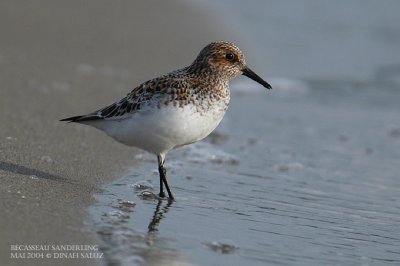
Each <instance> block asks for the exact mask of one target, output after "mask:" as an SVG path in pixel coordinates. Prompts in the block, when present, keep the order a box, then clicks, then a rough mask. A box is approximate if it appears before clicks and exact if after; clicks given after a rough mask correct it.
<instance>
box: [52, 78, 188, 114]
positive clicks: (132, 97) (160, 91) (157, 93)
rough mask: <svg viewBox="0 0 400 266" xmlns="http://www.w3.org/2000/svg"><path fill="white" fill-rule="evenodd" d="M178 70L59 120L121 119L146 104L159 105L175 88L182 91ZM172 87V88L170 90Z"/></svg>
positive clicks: (172, 95)
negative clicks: (91, 109)
mask: <svg viewBox="0 0 400 266" xmlns="http://www.w3.org/2000/svg"><path fill="white" fill-rule="evenodd" d="M181 80H182V78H181V77H180V75H179V72H178V71H177V72H173V73H170V74H168V75H165V76H162V77H159V78H155V79H152V80H149V81H146V82H144V83H142V84H141V85H139V86H138V87H136V88H134V89H133V90H132V91H131V92H130V93H128V95H127V96H126V97H124V98H122V99H121V100H119V101H117V102H115V103H113V104H111V105H109V106H106V107H104V108H102V109H99V110H97V111H95V112H92V113H89V114H87V115H81V116H74V117H69V118H65V119H62V120H60V121H69V122H84V121H91V120H100V119H105V120H109V119H123V118H126V117H129V115H132V114H134V113H135V112H137V111H139V110H143V109H144V108H145V107H146V106H153V105H155V106H158V107H159V106H160V105H161V104H162V103H163V102H167V101H168V100H170V99H171V98H173V97H174V93H173V92H174V91H175V92H176V90H175V89H178V90H179V91H184V89H183V88H184V87H185V86H184V85H183V84H182V82H181ZM171 88H174V90H171Z"/></svg>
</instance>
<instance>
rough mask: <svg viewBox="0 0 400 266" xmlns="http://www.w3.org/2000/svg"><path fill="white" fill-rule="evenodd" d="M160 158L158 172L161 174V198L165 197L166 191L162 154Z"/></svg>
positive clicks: (158, 157)
mask: <svg viewBox="0 0 400 266" xmlns="http://www.w3.org/2000/svg"><path fill="white" fill-rule="evenodd" d="M157 159H158V173H159V174H160V193H159V194H158V195H159V196H160V198H164V197H165V193H164V181H163V175H164V173H163V171H164V169H163V166H162V158H161V156H157Z"/></svg>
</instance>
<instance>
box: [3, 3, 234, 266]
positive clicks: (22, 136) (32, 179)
mask: <svg viewBox="0 0 400 266" xmlns="http://www.w3.org/2000/svg"><path fill="white" fill-rule="evenodd" d="M213 21H214V20H213V18H211V17H210V16H209V13H205V12H203V10H201V9H198V7H194V6H190V5H183V4H182V3H173V4H172V3H169V2H168V3H166V2H164V1H158V3H153V2H152V3H148V2H146V1H140V2H139V3H137V1H135V2H132V1H112V2H110V1H84V2H81V1H66V2H61V1H57V2H54V1H35V2H29V3H27V2H24V3H22V2H21V3H19V2H15V1H2V2H1V4H0V32H2V33H1V34H2V36H1V39H2V41H1V42H0V111H1V116H0V178H1V186H0V198H1V201H0V202H1V204H0V212H1V213H2V215H1V218H0V229H1V230H0V244H1V245H0V264H1V265H21V264H27V265H28V264H29V265H35V264H36V265H54V263H57V264H58V265H76V264H77V263H79V264H82V263H83V264H85V265H89V264H96V263H99V260H96V259H86V260H79V261H78V260H76V259H70V260H67V259H59V260H56V261H54V260H52V259H37V260H34V259H11V258H10V248H11V246H10V245H28V244H39V245H40V244H42V245H49V244H56V245H67V244H73V245H95V244H98V239H97V238H96V236H95V234H94V232H92V231H91V230H90V228H89V227H88V226H87V224H86V222H85V221H86V220H87V213H86V208H87V207H88V206H89V205H90V204H91V203H93V201H94V199H93V197H92V193H93V192H95V191H98V190H99V187H100V186H101V185H103V184H106V183H108V182H110V181H112V180H114V179H116V178H118V177H120V176H121V175H122V174H124V173H126V172H127V169H128V167H132V165H133V163H134V155H135V151H136V150H135V149H132V148H128V147H124V146H122V145H120V144H117V143H116V142H114V141H113V140H111V139H109V138H108V137H106V136H105V135H104V134H102V133H101V132H98V131H96V130H95V129H92V128H88V127H84V126H80V125H75V124H66V123H62V122H59V121H58V120H59V119H61V118H64V117H68V116H72V115H78V114H82V113H87V112H90V111H93V110H95V109H96V108H98V107H102V106H104V105H106V104H109V103H111V102H112V101H113V100H114V99H115V100H116V99H118V98H119V97H121V96H123V95H124V94H126V93H127V92H128V91H129V88H132V86H134V85H135V84H138V83H140V82H142V81H145V80H147V79H149V78H151V77H153V76H155V75H159V74H163V73H165V72H168V71H170V70H172V69H176V68H179V67H182V66H184V65H186V64H188V63H189V62H191V60H193V58H194V56H195V55H196V54H197V53H198V51H199V49H201V48H202V46H203V45H205V44H206V43H208V42H209V41H211V40H215V39H226V38H228V36H227V33H226V30H224V29H218V28H217V27H215V23H213ZM217 32H225V33H224V34H222V35H220V34H217Z"/></svg>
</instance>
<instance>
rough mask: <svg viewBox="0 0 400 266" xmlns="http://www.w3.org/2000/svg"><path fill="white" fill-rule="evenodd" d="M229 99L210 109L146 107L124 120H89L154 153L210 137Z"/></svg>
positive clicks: (102, 128) (111, 133)
mask: <svg viewBox="0 0 400 266" xmlns="http://www.w3.org/2000/svg"><path fill="white" fill-rule="evenodd" d="M225 111H226V103H222V102H221V103H218V104H215V105H213V106H212V107H211V108H210V109H208V110H207V112H198V111H197V110H196V108H195V106H194V105H192V104H189V105H186V106H184V107H174V106H173V105H172V104H171V105H168V106H163V107H162V108H161V109H158V108H154V109H148V110H142V111H139V112H137V113H135V114H133V115H132V116H131V117H129V118H125V119H122V120H100V121H94V122H89V123H87V124H89V125H92V126H94V127H96V128H99V129H101V130H103V131H105V132H106V133H107V134H108V135H109V136H111V137H113V138H114V139H116V140H117V141H119V142H121V143H124V144H126V145H129V146H135V147H138V148H141V149H143V150H146V151H149V152H152V153H154V154H160V153H166V152H168V151H169V150H171V149H174V148H177V147H180V146H183V145H186V144H190V143H193V142H196V141H199V140H201V139H203V138H205V137H207V136H208V135H209V134H210V133H211V132H212V131H213V130H214V129H215V128H216V127H217V126H218V124H219V123H220V122H221V120H222V118H223V116H224V114H225Z"/></svg>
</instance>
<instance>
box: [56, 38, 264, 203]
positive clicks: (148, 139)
mask: <svg viewBox="0 0 400 266" xmlns="http://www.w3.org/2000/svg"><path fill="white" fill-rule="evenodd" d="M239 75H245V76H247V77H249V78H251V79H253V80H254V81H256V82H258V83H260V84H261V85H263V86H264V87H266V88H267V89H271V86H270V85H269V84H268V83H267V82H266V81H264V80H263V79H262V78H260V77H259V76H258V75H257V74H256V73H254V72H253V71H252V70H250V68H248V67H247V66H246V63H245V59H244V56H243V54H242V52H241V51H240V50H239V48H238V47H236V46H235V45H234V44H232V43H227V42H222V41H219V42H212V43H210V44H208V45H207V46H206V47H204V48H203V49H202V50H201V51H200V54H199V55H198V56H197V58H196V59H195V60H194V62H193V63H192V64H191V65H190V66H187V67H185V68H182V69H179V70H175V71H173V72H171V73H169V74H166V75H163V76H161V77H157V78H154V79H151V80H149V81H146V82H144V83H143V84H141V85H139V86H138V87H136V88H134V89H133V90H132V91H131V92H130V93H128V94H127V96H126V97H124V98H122V99H121V100H119V101H117V102H115V103H113V104H111V105H109V106H107V107H105V108H101V109H99V110H97V111H95V112H92V113H89V114H87V115H80V116H74V117H69V118H65V119H62V120H61V121H69V122H77V123H81V124H85V125H90V126H93V127H95V128H97V129H100V130H102V131H104V132H105V133H106V134H107V135H109V136H110V137H112V138H114V139H115V140H117V141H119V142H121V143H123V144H126V145H129V146H135V147H137V148H140V149H143V150H145V151H148V152H151V153H153V154H155V155H157V160H158V171H159V175H160V193H159V196H160V197H165V193H164V188H163V186H164V185H165V187H166V189H167V192H168V196H169V198H171V199H173V198H174V197H173V195H172V192H171V189H170V187H169V185H168V179H167V175H166V170H165V168H164V161H165V156H166V155H167V153H168V152H169V151H170V150H172V149H175V148H178V147H182V146H184V145H187V144H191V143H194V142H196V141H199V140H201V139H204V138H205V137H207V136H208V135H209V134H210V133H211V132H212V131H213V130H214V129H215V128H216V127H217V126H218V124H219V123H220V122H221V120H222V117H223V116H224V114H225V112H226V110H227V108H228V104H229V99H230V96H229V84H228V83H229V81H230V80H231V79H233V78H235V77H237V76H239Z"/></svg>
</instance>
